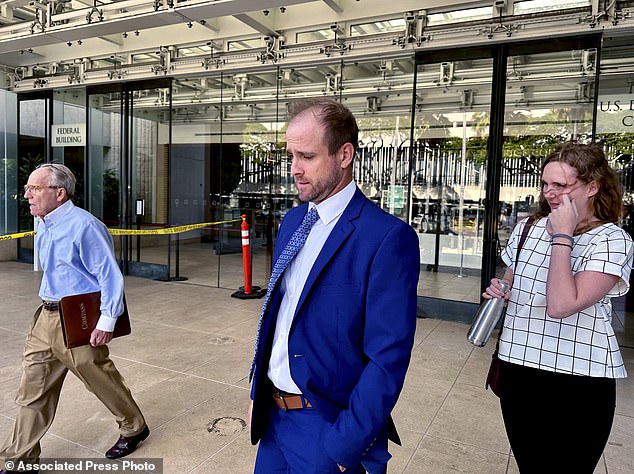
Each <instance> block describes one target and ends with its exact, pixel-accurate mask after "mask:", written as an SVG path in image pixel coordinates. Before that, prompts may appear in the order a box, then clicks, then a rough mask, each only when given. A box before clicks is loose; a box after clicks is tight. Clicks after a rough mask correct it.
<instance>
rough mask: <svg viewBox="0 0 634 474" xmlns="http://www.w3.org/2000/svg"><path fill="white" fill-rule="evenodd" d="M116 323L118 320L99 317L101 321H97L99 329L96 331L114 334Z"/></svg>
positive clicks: (103, 316)
mask: <svg viewBox="0 0 634 474" xmlns="http://www.w3.org/2000/svg"><path fill="white" fill-rule="evenodd" d="M116 322H117V318H111V317H109V316H105V315H103V314H102V315H101V316H99V321H97V327H96V328H95V329H99V330H100V331H105V332H113V331H114V325H115V324H116Z"/></svg>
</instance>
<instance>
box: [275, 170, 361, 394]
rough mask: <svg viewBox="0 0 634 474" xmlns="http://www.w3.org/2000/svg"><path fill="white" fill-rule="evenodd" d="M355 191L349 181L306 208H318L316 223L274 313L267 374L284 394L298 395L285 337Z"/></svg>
mask: <svg viewBox="0 0 634 474" xmlns="http://www.w3.org/2000/svg"><path fill="white" fill-rule="evenodd" d="M356 189H357V185H356V183H355V182H354V181H352V182H350V183H349V184H348V185H347V186H346V187H345V188H343V189H342V190H341V191H339V192H338V193H337V194H335V195H334V196H331V197H329V198H328V199H326V200H325V201H323V202H321V203H319V204H317V205H315V204H313V203H312V202H311V203H309V204H308V206H309V207H308V209H309V210H310V209H312V208H313V207H316V208H317V213H318V214H319V220H318V221H317V222H315V224H314V225H313V227H312V229H311V230H310V234H309V235H308V238H307V239H306V242H305V243H304V246H303V247H302V248H301V249H300V251H299V252H298V253H297V255H296V256H295V258H294V259H293V260H292V261H291V262H290V263H289V264H288V266H287V267H286V270H284V274H283V275H282V282H281V283H280V285H281V286H280V290H281V291H282V294H283V297H282V303H281V304H280V309H279V311H278V313H277V325H276V326H275V335H274V337H273V349H272V351H271V360H270V361H269V368H268V372H267V374H268V377H269V379H270V380H271V382H273V385H275V386H276V387H277V388H279V389H280V390H283V391H285V392H289V393H301V390H300V389H299V388H298V387H297V385H296V384H295V382H294V381H293V378H292V377H291V371H290V367H289V363H288V335H289V333H290V330H291V325H292V324H293V318H294V317H295V311H296V309H297V303H299V297H300V296H301V294H302V290H303V289H304V285H305V284H306V280H307V279H308V275H309V274H310V271H311V269H312V268H313V264H314V263H315V260H317V257H318V256H319V253H320V252H321V249H322V247H323V246H324V243H325V242H326V239H328V236H329V235H330V233H331V232H332V229H333V228H334V227H335V224H337V221H339V218H340V217H341V215H342V214H343V211H344V209H345V208H346V207H347V206H348V203H349V202H350V200H351V199H352V196H354V193H355V191H356Z"/></svg>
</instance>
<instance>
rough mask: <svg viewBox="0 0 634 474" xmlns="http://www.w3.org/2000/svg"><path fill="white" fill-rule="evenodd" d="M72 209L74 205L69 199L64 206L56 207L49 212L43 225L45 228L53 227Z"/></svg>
mask: <svg viewBox="0 0 634 474" xmlns="http://www.w3.org/2000/svg"><path fill="white" fill-rule="evenodd" d="M73 207H75V205H74V204H73V201H71V200H70V199H69V200H68V201H66V202H65V203H64V204H62V205H60V206H58V207H56V208H55V209H53V210H52V211H51V212H49V213H48V214H46V215H45V216H44V218H43V219H42V221H43V222H44V223H45V225H46V226H49V225H55V224H57V223H58V222H60V221H61V220H63V219H64V217H65V216H66V215H67V214H68V213H69V212H70V211H71V210H72V208H73Z"/></svg>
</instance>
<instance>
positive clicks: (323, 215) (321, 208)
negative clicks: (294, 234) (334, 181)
mask: <svg viewBox="0 0 634 474" xmlns="http://www.w3.org/2000/svg"><path fill="white" fill-rule="evenodd" d="M356 190H357V184H356V183H355V181H354V180H352V181H350V183H348V185H347V186H346V187H345V188H343V189H342V190H341V191H339V192H338V193H337V194H335V195H334V196H330V197H329V198H328V199H326V200H325V201H322V202H320V203H319V204H313V203H312V202H311V203H309V204H308V210H311V209H312V208H313V207H316V208H317V212H318V213H319V219H320V220H321V222H322V223H323V224H324V225H326V226H327V225H328V224H330V222H332V221H333V220H334V219H336V218H337V217H339V216H340V215H341V214H342V213H343V211H344V209H345V208H346V206H347V205H348V203H349V202H350V200H351V199H352V196H354V193H355V191H356Z"/></svg>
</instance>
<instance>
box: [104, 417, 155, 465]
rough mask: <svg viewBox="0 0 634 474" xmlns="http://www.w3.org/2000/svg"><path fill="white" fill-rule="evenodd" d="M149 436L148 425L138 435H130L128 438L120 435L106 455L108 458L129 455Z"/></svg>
mask: <svg viewBox="0 0 634 474" xmlns="http://www.w3.org/2000/svg"><path fill="white" fill-rule="evenodd" d="M148 436H150V429H149V428H148V427H147V425H146V427H145V428H143V431H141V432H140V433H139V434H138V435H135V436H130V437H128V438H126V437H125V436H120V437H119V439H118V440H117V442H116V443H115V444H114V446H113V447H112V448H110V449H109V450H108V451H106V457H107V458H108V459H118V458H122V457H124V456H127V455H128V454H132V453H133V452H134V450H135V449H136V448H137V447H138V446H139V444H141V443H142V442H143V441H144V440H145V438H147V437H148Z"/></svg>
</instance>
